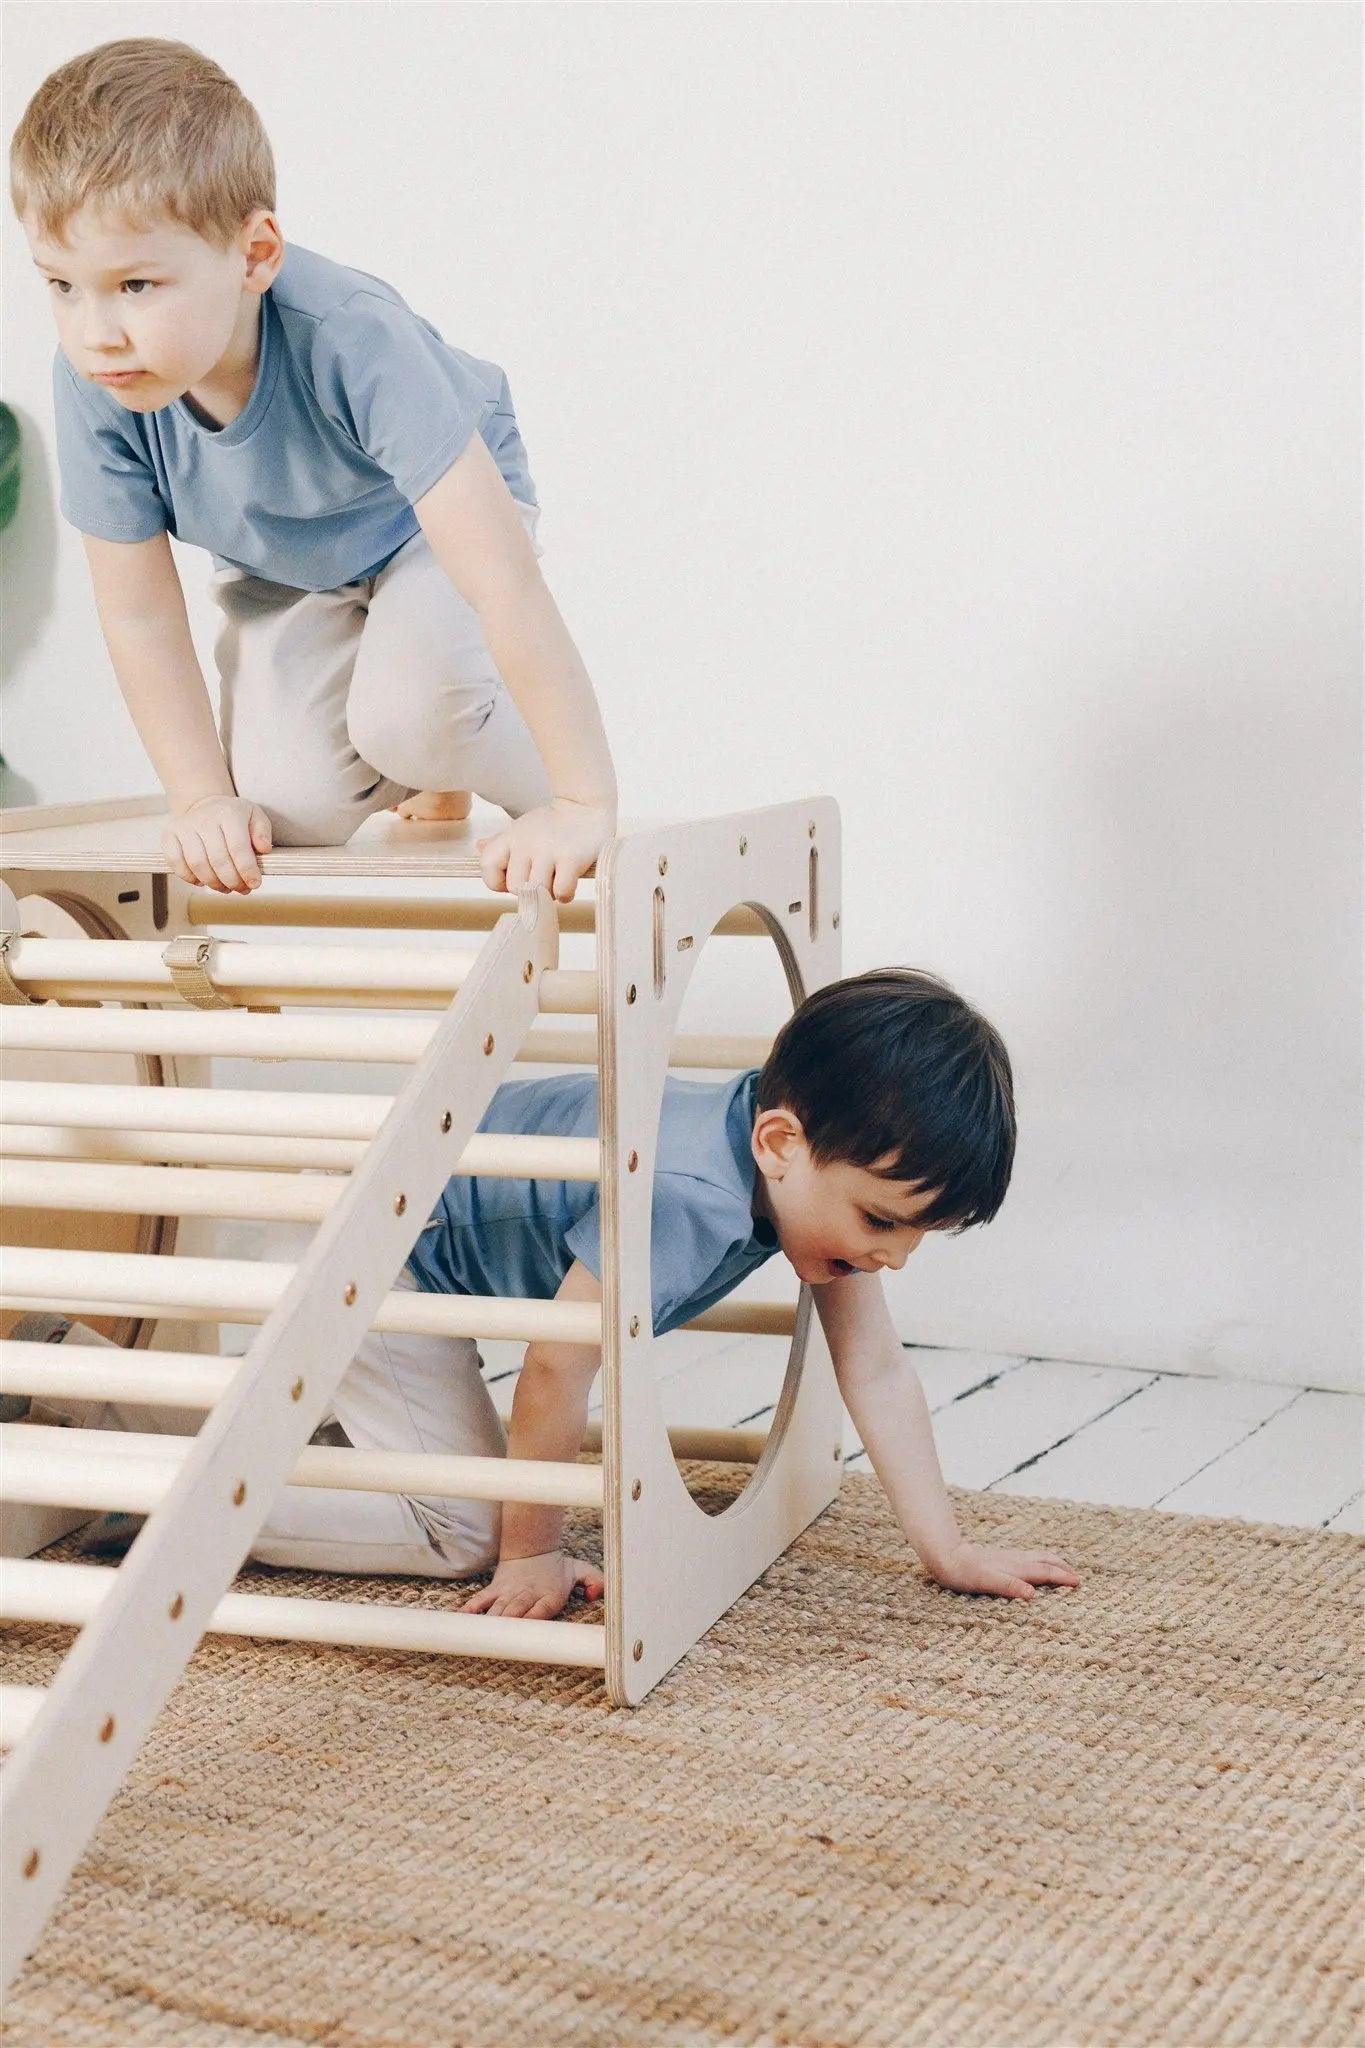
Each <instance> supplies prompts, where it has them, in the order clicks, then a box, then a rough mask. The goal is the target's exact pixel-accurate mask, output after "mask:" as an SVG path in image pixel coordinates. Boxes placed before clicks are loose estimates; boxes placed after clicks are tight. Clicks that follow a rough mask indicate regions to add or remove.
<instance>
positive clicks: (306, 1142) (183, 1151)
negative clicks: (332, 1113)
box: [0, 1089, 366, 1173]
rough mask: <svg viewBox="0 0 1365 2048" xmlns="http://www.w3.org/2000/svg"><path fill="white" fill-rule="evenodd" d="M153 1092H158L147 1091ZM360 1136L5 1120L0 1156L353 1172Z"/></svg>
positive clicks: (359, 1151) (359, 1154) (361, 1143)
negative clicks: (92, 1127) (140, 1128)
mask: <svg viewBox="0 0 1365 2048" xmlns="http://www.w3.org/2000/svg"><path fill="white" fill-rule="evenodd" d="M147 1092H148V1093H149V1094H150V1093H152V1091H151V1090H150V1089H149V1090H148V1091H147ZM365 1145H366V1141H364V1140H362V1139H359V1138H265V1137H261V1138H239V1137H234V1136H231V1135H227V1134H225V1133H223V1132H220V1131H103V1130H88V1129H80V1128H72V1127H71V1126H67V1125H58V1124H0V1160H3V1159H68V1160H79V1159H100V1160H114V1161H116V1160H126V1161H128V1162H129V1163H130V1164H132V1165H137V1164H139V1163H147V1162H150V1163H154V1164H157V1165H167V1166H246V1167H257V1168H260V1169H261V1170H263V1171H265V1170H268V1171H270V1172H272V1173H279V1172H285V1171H300V1170H305V1169H307V1168H310V1167H311V1168H312V1169H314V1170H315V1171H318V1172H323V1173H349V1171H350V1170H351V1168H352V1167H353V1166H359V1164H360V1162H361V1160H362V1159H363V1158H364V1157H365Z"/></svg>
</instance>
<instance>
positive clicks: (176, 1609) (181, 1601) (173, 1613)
mask: <svg viewBox="0 0 1365 2048" xmlns="http://www.w3.org/2000/svg"><path fill="white" fill-rule="evenodd" d="M168 1612H169V1614H170V1617H171V1620H172V1621H179V1619H180V1617H181V1615H182V1614H183V1613H184V1612H185V1596H184V1594H183V1593H177V1594H176V1596H175V1598H174V1600H172V1602H171V1604H170V1608H169V1610H168Z"/></svg>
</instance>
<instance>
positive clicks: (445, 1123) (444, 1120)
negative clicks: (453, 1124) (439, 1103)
mask: <svg viewBox="0 0 1365 2048" xmlns="http://www.w3.org/2000/svg"><path fill="white" fill-rule="evenodd" d="M441 1129H442V1130H443V1131H448V1130H449V1129H450V1111H449V1110H448V1109H447V1110H445V1111H444V1112H443V1114H442V1117H441Z"/></svg>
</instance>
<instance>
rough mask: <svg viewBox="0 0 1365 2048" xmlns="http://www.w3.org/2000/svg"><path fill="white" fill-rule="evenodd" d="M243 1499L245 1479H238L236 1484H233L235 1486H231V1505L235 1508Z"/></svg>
mask: <svg viewBox="0 0 1365 2048" xmlns="http://www.w3.org/2000/svg"><path fill="white" fill-rule="evenodd" d="M245 1499H246V1481H245V1479H239V1480H238V1481H237V1484H236V1485H235V1486H234V1487H233V1489H232V1505H233V1506H234V1507H235V1508H239V1507H240V1506H241V1505H242V1502H243V1501H244V1500H245Z"/></svg>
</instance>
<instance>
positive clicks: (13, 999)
mask: <svg viewBox="0 0 1365 2048" xmlns="http://www.w3.org/2000/svg"><path fill="white" fill-rule="evenodd" d="M19 937H20V933H18V932H0V1003H23V1004H25V1005H27V1004H29V1003H43V1002H46V1001H47V998H46V996H31V995H30V994H29V992H28V990H27V989H26V988H20V986H19V984H18V982H17V981H16V980H15V979H14V974H13V970H12V969H11V967H10V964H9V949H10V947H11V946H12V945H13V944H14V941H15V940H16V939H17V938H19Z"/></svg>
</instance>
